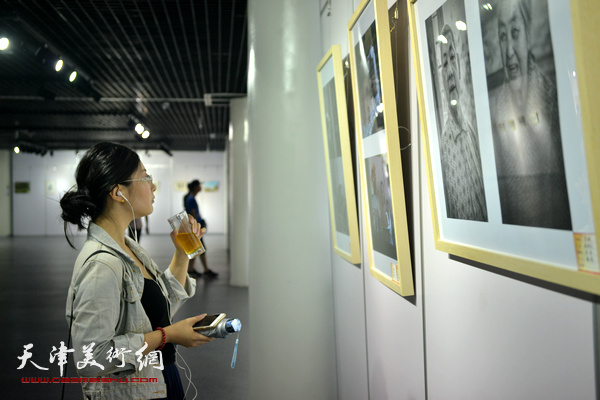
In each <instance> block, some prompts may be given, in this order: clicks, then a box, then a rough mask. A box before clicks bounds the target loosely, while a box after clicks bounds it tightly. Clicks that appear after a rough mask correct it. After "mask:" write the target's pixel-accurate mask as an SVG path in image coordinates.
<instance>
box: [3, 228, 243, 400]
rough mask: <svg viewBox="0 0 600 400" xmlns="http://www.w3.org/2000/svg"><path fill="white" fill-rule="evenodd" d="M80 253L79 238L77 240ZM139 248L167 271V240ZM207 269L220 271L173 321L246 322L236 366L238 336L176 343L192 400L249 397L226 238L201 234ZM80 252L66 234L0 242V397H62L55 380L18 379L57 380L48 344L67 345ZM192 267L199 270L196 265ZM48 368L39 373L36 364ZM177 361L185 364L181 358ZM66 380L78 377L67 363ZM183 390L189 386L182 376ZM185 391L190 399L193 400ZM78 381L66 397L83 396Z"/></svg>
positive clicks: (150, 238)
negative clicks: (215, 317) (205, 316)
mask: <svg viewBox="0 0 600 400" xmlns="http://www.w3.org/2000/svg"><path fill="white" fill-rule="evenodd" d="M76 241H77V244H78V248H80V245H81V243H82V242H83V237H78V238H77V239H76ZM140 243H141V245H142V246H144V248H146V249H147V250H148V251H149V252H150V254H151V255H152V257H153V258H154V260H155V261H156V262H157V264H158V265H159V266H165V267H166V266H167V265H168V263H169V262H170V260H171V257H172V255H173V250H172V246H173V244H172V243H171V241H170V239H169V238H168V236H166V235H143V236H142V238H141V240H140ZM205 243H206V247H207V253H206V254H207V258H208V263H209V267H210V268H211V269H213V270H214V271H216V272H218V273H219V277H218V278H216V279H210V278H204V277H202V278H199V279H198V280H197V283H198V285H197V292H196V295H195V296H194V298H192V299H191V300H189V301H188V302H187V303H186V304H185V305H184V307H183V308H182V309H181V310H180V311H179V312H178V313H177V315H176V316H175V319H176V320H179V319H183V318H186V317H190V316H193V315H197V314H201V313H203V312H207V313H217V312H225V313H227V316H228V317H237V318H240V320H241V321H242V323H243V328H242V332H241V334H240V341H239V350H238V355H237V363H236V365H235V368H234V369H232V368H231V358H232V354H233V347H234V344H235V336H234V335H230V336H229V337H228V338H226V339H217V340H215V341H213V342H211V343H209V344H207V345H205V346H202V347H200V348H195V349H187V348H184V347H182V346H179V348H178V350H179V353H180V354H181V355H182V356H183V358H184V359H185V361H186V362H187V364H188V365H189V367H190V370H191V374H192V376H191V381H192V382H193V384H194V385H195V386H196V388H197V390H198V395H197V397H196V398H197V399H228V400H229V399H233V400H235V399H246V398H248V392H249V377H248V375H249V374H248V372H249V365H250V364H249V360H248V354H249V349H248V344H249V340H248V338H249V332H250V329H249V328H250V326H249V324H248V289H247V288H239V287H232V286H229V284H228V282H229V264H228V256H227V249H226V238H225V236H223V235H207V236H205ZM76 256H77V251H75V250H73V249H71V248H70V247H69V246H68V244H67V242H66V240H65V239H64V237H27V238H22V237H21V238H0V304H1V305H2V306H1V307H0V327H1V328H0V338H1V339H0V341H1V342H2V350H1V354H2V355H1V357H0V361H1V364H0V382H1V384H2V389H0V393H1V396H0V397H2V398H3V399H60V398H61V391H62V386H63V385H61V384H57V383H22V378H27V377H40V378H50V379H51V378H53V377H58V376H60V369H59V366H58V364H57V361H56V360H55V361H54V363H50V362H49V354H50V351H51V350H52V347H53V346H55V347H59V346H60V342H61V341H64V342H65V344H66V342H67V338H68V325H67V323H66V320H65V317H64V307H65V298H66V293H67V288H68V286H69V282H70V277H71V272H72V267H73V262H74V260H75V257H76ZM196 269H197V270H198V271H201V269H202V268H201V265H200V261H199V260H198V261H196ZM27 344H33V347H32V348H31V349H30V350H29V351H30V352H31V353H32V356H31V358H30V359H29V360H28V361H27V362H26V364H25V366H24V367H23V368H22V369H17V368H18V367H19V366H20V365H21V363H22V361H21V360H20V359H18V357H21V356H22V355H23V352H24V346H25V345H27ZM32 362H33V363H36V364H37V365H39V366H41V367H46V368H48V370H47V371H43V370H39V369H37V367H36V366H35V365H34V364H33V363H32ZM180 364H183V363H182V362H181V361H180ZM67 368H68V369H67V374H66V376H69V377H73V376H76V373H75V367H74V364H73V363H72V362H70V363H69V365H68V367H67ZM181 373H182V381H183V384H184V388H185V387H186V386H187V384H188V379H187V378H185V376H184V374H183V371H181ZM195 395H196V393H195V391H194V388H193V387H192V386H190V388H189V391H188V394H187V399H188V400H191V399H194V398H195ZM81 398H82V394H81V388H80V385H79V384H78V383H74V384H66V385H65V399H81Z"/></svg>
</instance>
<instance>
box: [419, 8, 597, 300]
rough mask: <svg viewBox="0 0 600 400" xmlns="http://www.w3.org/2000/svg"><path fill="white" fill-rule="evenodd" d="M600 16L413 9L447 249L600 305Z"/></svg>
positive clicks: (431, 173) (423, 109) (432, 173)
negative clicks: (597, 298)
mask: <svg viewBox="0 0 600 400" xmlns="http://www.w3.org/2000/svg"><path fill="white" fill-rule="evenodd" d="M591 3H594V2H585V1H581V0H571V1H570V0H552V1H549V0H428V1H422V0H408V5H409V18H410V25H411V34H412V40H413V54H414V62H415V69H416V72H417V86H418V98H419V99H418V100H419V111H420V118H421V129H422V133H423V143H424V153H425V158H426V165H427V176H428V182H429V195H430V199H431V207H432V215H433V223H434V235H435V241H436V247H437V248H438V249H439V250H442V251H446V252H448V253H451V254H455V255H458V256H461V257H464V258H468V259H472V260H475V261H478V262H482V263H485V264H489V265H493V266H496V267H500V268H504V269H507V270H510V271H514V272H518V273H521V274H524V275H528V276H532V277H535V278H538V279H542V280H546V281H549V282H552V283H556V284H559V285H564V286H568V287H572V288H575V289H578V290H582V291H586V292H591V293H595V294H600V264H599V263H598V247H599V246H598V244H599V243H598V238H597V236H596V228H597V227H598V226H599V221H600V219H599V215H600V210H599V204H600V197H599V196H600V195H599V192H598V191H599V189H598V184H599V177H598V170H599V168H600V165H599V162H598V160H597V158H598V157H597V156H596V155H597V154H598V152H599V151H600V142H599V141H598V140H597V137H598V135H599V134H600V133H599V132H598V131H599V128H598V126H599V125H598V124H599V123H600V121H599V118H598V117H597V116H596V115H597V114H598V113H597V112H594V111H592V107H593V106H594V105H595V104H597V101H598V94H596V93H592V90H590V89H588V88H591V87H593V88H596V89H597V88H598V86H597V85H598V78H597V77H596V76H595V75H597V74H596V72H595V68H597V65H593V63H592V61H593V60H594V59H596V60H597V59H598V55H599V53H600V52H599V51H598V47H597V46H596V45H595V44H592V42H591V41H590V42H589V43H590V44H589V46H591V47H589V48H588V47H585V51H584V50H582V47H581V46H582V45H581V43H582V40H584V39H583V38H584V37H587V36H594V34H592V32H594V33H595V34H597V33H598V32H599V29H598V28H597V27H596V26H594V24H595V25H597V23H595V22H592V21H591V19H590V18H589V17H587V16H589V15H598V12H599V11H600V5H598V4H597V3H594V5H590V4H591ZM586 18H587V20H586ZM574 27H577V30H574ZM583 32H585V35H584V33H583ZM586 40H589V39H586ZM578 49H579V50H578ZM592 81H593V82H592ZM593 84H595V85H596V86H594V85H593ZM584 91H585V92H586V93H584ZM595 91H597V90H595ZM594 114H595V115H594Z"/></svg>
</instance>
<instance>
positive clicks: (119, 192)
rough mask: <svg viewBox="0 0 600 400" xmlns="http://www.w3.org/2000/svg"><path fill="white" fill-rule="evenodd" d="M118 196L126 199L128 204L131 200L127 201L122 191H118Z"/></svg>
mask: <svg viewBox="0 0 600 400" xmlns="http://www.w3.org/2000/svg"><path fill="white" fill-rule="evenodd" d="M117 194H118V195H119V196H121V197H122V198H123V199H125V201H126V202H128V203H129V200H127V197H125V196H123V193H121V191H120V190H117Z"/></svg>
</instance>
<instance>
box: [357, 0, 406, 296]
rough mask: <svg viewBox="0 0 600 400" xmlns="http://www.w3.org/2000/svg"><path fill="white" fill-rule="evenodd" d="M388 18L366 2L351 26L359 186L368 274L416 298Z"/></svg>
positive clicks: (380, 3) (377, 2)
mask: <svg viewBox="0 0 600 400" xmlns="http://www.w3.org/2000/svg"><path fill="white" fill-rule="evenodd" d="M388 18H389V17H388V4H387V0H363V1H361V3H360V4H359V5H358V7H357V9H356V10H355V12H354V14H353V15H352V18H351V19H350V21H349V22H348V43H349V47H350V70H351V73H352V88H353V97H354V111H355V112H354V115H355V121H356V134H357V148H358V160H359V161H358V162H359V170H360V182H361V183H360V187H361V193H362V196H361V198H362V205H363V207H362V209H363V220H364V221H365V240H366V245H367V251H368V259H369V272H370V274H371V275H372V276H374V277H375V278H376V279H377V280H379V281H380V282H381V283H383V284H384V285H386V286H387V287H389V288H390V289H392V290H393V291H395V292H397V293H398V294H400V295H401V296H413V295H414V294H415V285H414V281H413V267H412V257H411V252H410V238H409V232H408V222H407V211H406V201H405V195H404V193H405V192H404V180H403V172H402V160H401V155H400V138H399V133H398V116H397V110H396V97H395V88H394V73H393V62H392V50H391V39H390V26H389V20H388ZM384 105H385V108H384Z"/></svg>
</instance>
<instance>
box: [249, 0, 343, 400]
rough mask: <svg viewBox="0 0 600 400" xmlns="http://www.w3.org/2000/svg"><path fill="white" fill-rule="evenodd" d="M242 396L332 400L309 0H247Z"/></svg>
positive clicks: (324, 210) (314, 20)
mask: <svg viewBox="0 0 600 400" xmlns="http://www.w3.org/2000/svg"><path fill="white" fill-rule="evenodd" d="M248 17H249V77H248V122H249V141H248V151H249V153H248V160H249V178H250V185H249V199H250V204H249V205H250V225H249V240H250V251H249V254H250V258H249V260H250V265H249V271H250V273H249V301H250V324H251V337H250V363H251V367H250V392H251V393H250V398H251V399H261V400H265V399H267V400H268V399H277V400H279V399H282V398H285V399H302V400H304V399H328V400H329V399H333V398H337V391H336V390H337V389H336V375H335V374H336V373H335V361H334V360H335V349H334V333H333V328H334V325H333V318H332V310H333V305H332V303H333V301H332V284H331V283H332V282H331V258H330V249H331V243H330V242H331V239H330V228H329V210H328V200H327V180H326V175H325V161H324V154H323V143H322V133H321V126H320V112H319V98H318V92H317V80H316V66H317V64H318V62H319V61H320V59H321V57H322V54H321V44H320V28H319V26H320V23H319V2H318V1H306V0H280V1H272V0H250V1H249V4H248Z"/></svg>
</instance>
